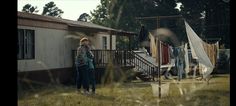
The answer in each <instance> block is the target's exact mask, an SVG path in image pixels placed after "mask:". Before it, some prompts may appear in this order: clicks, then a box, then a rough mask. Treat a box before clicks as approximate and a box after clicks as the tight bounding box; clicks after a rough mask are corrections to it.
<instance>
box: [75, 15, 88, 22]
mask: <svg viewBox="0 0 236 106" xmlns="http://www.w3.org/2000/svg"><path fill="white" fill-rule="evenodd" d="M77 21H84V22H87V21H91V16H89V14H87V13H83V14H81V15H80V16H79V18H78V19H77Z"/></svg>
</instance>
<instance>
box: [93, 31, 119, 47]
mask: <svg viewBox="0 0 236 106" xmlns="http://www.w3.org/2000/svg"><path fill="white" fill-rule="evenodd" d="M104 36H105V37H107V49H108V50H109V49H110V35H109V33H97V34H96V35H95V36H94V39H95V40H94V42H95V43H94V44H95V45H94V46H95V48H96V49H103V47H102V45H103V44H102V37H104ZM115 49H116V36H115V35H112V50H115Z"/></svg>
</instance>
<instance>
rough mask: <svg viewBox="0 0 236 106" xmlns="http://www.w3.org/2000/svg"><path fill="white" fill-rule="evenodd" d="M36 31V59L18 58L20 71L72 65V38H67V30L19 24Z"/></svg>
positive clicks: (23, 27) (22, 27)
mask: <svg viewBox="0 0 236 106" xmlns="http://www.w3.org/2000/svg"><path fill="white" fill-rule="evenodd" d="M18 28H21V29H32V30H34V31H35V59H31V60H18V61H17V62H18V71H34V70H45V69H49V70H50V69H55V68H66V67H72V57H71V54H72V53H71V50H72V49H73V45H75V44H72V42H71V39H66V38H65V35H66V34H67V31H65V30H56V29H47V28H37V27H27V26H18Z"/></svg>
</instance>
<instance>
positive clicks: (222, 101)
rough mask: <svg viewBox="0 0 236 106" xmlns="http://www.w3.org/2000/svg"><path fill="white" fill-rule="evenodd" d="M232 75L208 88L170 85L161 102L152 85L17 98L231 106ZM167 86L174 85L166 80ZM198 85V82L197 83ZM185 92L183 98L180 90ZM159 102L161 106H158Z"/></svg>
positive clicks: (39, 92) (50, 90)
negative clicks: (230, 82) (94, 92)
mask: <svg viewBox="0 0 236 106" xmlns="http://www.w3.org/2000/svg"><path fill="white" fill-rule="evenodd" d="M229 77H230V76H229V75H216V76H215V77H213V78H212V79H211V80H210V84H209V85H207V84H206V83H204V82H200V81H198V82H199V83H192V82H191V81H193V80H192V79H185V80H183V81H182V82H183V83H180V84H176V83H171V84H170V91H169V96H168V97H163V98H161V100H159V99H158V98H157V97H154V96H153V94H152V88H151V86H150V83H152V82H141V81H132V82H130V83H114V84H113V86H112V87H111V86H100V85H98V86H97V92H96V93H97V95H95V96H92V95H90V96H85V95H82V94H77V93H76V92H75V91H76V89H75V87H66V86H51V87H46V88H41V89H36V90H34V91H28V92H24V94H23V95H22V96H21V97H19V98H18V105H19V106H158V105H159V106H229V105H230V97H229V96H230V85H229ZM164 82H172V81H171V80H165V81H164ZM194 82H197V81H194ZM177 86H180V88H181V89H182V90H183V91H184V93H183V95H181V94H180V92H179V90H178V87H177ZM158 101H159V103H158Z"/></svg>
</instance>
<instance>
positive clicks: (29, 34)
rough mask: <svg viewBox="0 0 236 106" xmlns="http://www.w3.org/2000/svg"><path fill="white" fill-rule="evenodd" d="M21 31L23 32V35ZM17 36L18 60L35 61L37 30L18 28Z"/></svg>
mask: <svg viewBox="0 0 236 106" xmlns="http://www.w3.org/2000/svg"><path fill="white" fill-rule="evenodd" d="M19 31H22V32H23V33H22V35H20V32H19ZM17 34H18V35H17V37H18V38H17V60H32V59H35V30H32V29H21V28H18V33H17ZM19 44H20V45H19ZM28 50H30V51H28ZM20 52H21V57H20V56H19V54H20Z"/></svg>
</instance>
